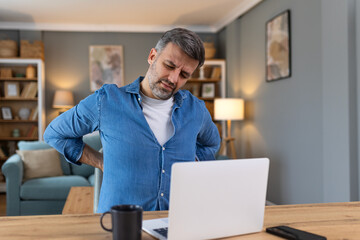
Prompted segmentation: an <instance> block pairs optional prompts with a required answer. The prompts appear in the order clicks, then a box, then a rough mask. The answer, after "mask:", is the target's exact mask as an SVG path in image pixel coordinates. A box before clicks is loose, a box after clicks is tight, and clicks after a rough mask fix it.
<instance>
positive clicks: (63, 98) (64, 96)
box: [53, 90, 74, 108]
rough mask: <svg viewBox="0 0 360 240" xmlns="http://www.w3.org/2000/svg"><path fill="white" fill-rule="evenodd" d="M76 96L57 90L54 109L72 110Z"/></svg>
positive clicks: (69, 92)
mask: <svg viewBox="0 0 360 240" xmlns="http://www.w3.org/2000/svg"><path fill="white" fill-rule="evenodd" d="M73 106H74V96H73V94H72V92H71V91H67V90H57V91H56V92H55V95H54V101H53V108H72V107H73Z"/></svg>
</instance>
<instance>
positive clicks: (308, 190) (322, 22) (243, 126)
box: [219, 0, 360, 204]
mask: <svg viewBox="0 0 360 240" xmlns="http://www.w3.org/2000/svg"><path fill="white" fill-rule="evenodd" d="M354 6H355V1H354V0H348V1H337V0H315V1H314V0H301V1H298V0H266V1H264V2H263V3H261V4H260V5H258V6H257V7H256V8H255V9H253V10H251V11H250V12H248V13H247V14H245V15H244V16H243V17H241V18H240V19H237V20H236V21H234V22H232V23H231V24H230V25H228V26H227V27H226V28H225V29H224V30H222V31H221V32H220V33H219V42H220V45H221V46H222V47H221V49H224V51H225V52H224V53H223V54H224V55H225V56H226V59H227V71H228V75H227V76H228V84H227V86H228V89H227V96H228V97H242V98H244V99H245V100H246V102H247V104H246V120H245V121H242V122H234V125H233V135H234V136H236V139H237V142H236V145H237V153H238V156H240V157H261V156H266V157H269V158H270V160H271V164H270V166H271V167H270V176H269V178H270V179H269V188H268V199H269V200H270V201H273V202H275V203H279V204H289V203H291V204H293V203H314V202H331V201H349V200H356V199H358V198H359V197H358V172H359V171H358V158H357V156H358V153H357V136H358V132H357V125H358V123H357V112H358V111H357V93H356V91H357V90H356V86H357V83H356V75H357V73H356V52H355V51H354V49H355V46H356V34H355V26H358V25H355V14H356V11H357V13H360V11H359V10H358V9H359V7H358V6H357V10H355V7H354ZM286 9H290V11H291V44H292V50H291V51H292V77H290V78H288V79H284V80H279V81H274V82H270V83H267V82H266V81H265V67H264V65H265V51H266V49H265V24H266V22H267V21H268V20H269V19H271V18H272V17H273V16H275V15H277V14H278V13H280V12H282V11H284V10H286ZM351 169H352V170H351Z"/></svg>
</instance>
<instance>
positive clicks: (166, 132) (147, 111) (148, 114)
mask: <svg viewBox="0 0 360 240" xmlns="http://www.w3.org/2000/svg"><path fill="white" fill-rule="evenodd" d="M140 95H141V98H142V101H141V105H142V107H143V113H144V116H145V119H146V121H147V122H148V124H149V126H150V128H151V130H152V131H153V133H154V135H155V137H156V139H157V140H158V142H159V143H160V145H161V146H162V145H164V144H165V143H166V142H167V141H168V140H169V139H170V138H171V137H172V135H173V134H174V126H173V124H172V122H171V112H172V107H173V105H174V97H171V98H169V99H168V100H159V99H154V98H149V97H147V96H145V95H144V94H143V93H142V92H140Z"/></svg>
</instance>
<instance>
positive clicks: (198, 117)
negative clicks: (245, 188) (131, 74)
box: [44, 77, 220, 212]
mask: <svg viewBox="0 0 360 240" xmlns="http://www.w3.org/2000/svg"><path fill="white" fill-rule="evenodd" d="M142 79H143V78H142V77H140V78H138V79H137V80H135V81H134V82H133V83H131V84H129V85H127V86H124V87H121V88H118V87H117V86H116V85H114V84H111V85H104V86H103V87H102V88H100V89H99V90H97V91H96V92H95V93H94V94H92V95H90V96H88V97H87V98H85V99H84V100H82V101H81V102H80V103H79V104H78V105H77V106H75V107H74V108H72V109H70V110H68V111H67V112H65V113H63V114H61V115H60V116H59V117H57V118H56V119H54V120H53V121H52V122H51V123H50V125H49V126H48V127H47V129H46V130H45V134H44V139H45V141H46V142H47V143H48V144H50V145H51V146H53V147H54V148H55V149H57V150H58V151H59V152H60V153H62V154H63V155H64V156H65V158H66V160H67V161H69V162H71V163H75V164H80V163H78V162H77V161H78V160H79V159H80V157H81V155H82V151H83V148H84V143H83V141H82V136H83V135H85V134H87V133H90V132H93V131H95V130H99V133H100V137H101V142H102V145H103V158H104V174H103V182H102V187H101V192H100V199H99V206H98V212H105V211H108V210H109V209H110V207H111V206H113V205H117V204H138V205H141V206H142V207H143V209H144V210H146V211H151V210H167V209H168V208H169V191H170V176H171V165H172V164H173V163H174V162H186V161H188V162H189V161H195V158H197V159H198V160H213V159H215V153H216V151H217V150H218V148H219V145H220V137H219V132H218V129H217V127H216V126H215V124H214V123H213V122H212V120H211V116H210V114H209V112H208V111H207V109H206V107H205V104H204V102H203V101H201V100H199V99H197V98H196V97H194V96H193V95H191V94H190V93H189V92H188V91H184V90H179V91H178V92H177V93H176V94H175V95H174V99H175V100H174V106H173V110H172V115H171V120H172V123H173V125H174V135H173V136H172V137H171V138H170V139H169V140H168V141H167V142H166V143H165V144H164V145H163V146H161V145H160V144H159V143H158V141H157V139H156V137H155V135H154V133H153V132H152V131H151V129H150V127H149V125H148V123H147V121H146V119H145V117H144V114H143V112H142V106H141V96H140V94H139V92H140V82H141V81H142Z"/></svg>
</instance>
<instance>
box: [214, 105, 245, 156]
mask: <svg viewBox="0 0 360 240" xmlns="http://www.w3.org/2000/svg"><path fill="white" fill-rule="evenodd" d="M214 104H215V107H214V109H215V111H214V112H215V113H214V119H215V120H226V121H227V137H225V138H223V141H222V144H221V148H220V153H222V152H223V151H224V148H225V146H227V145H228V144H229V146H230V148H227V150H228V151H227V156H228V157H231V158H233V159H236V158H237V157H236V151H235V146H234V140H235V138H233V137H232V136H231V121H232V120H243V119H244V100H243V99H241V98H217V99H215V101H214Z"/></svg>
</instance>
